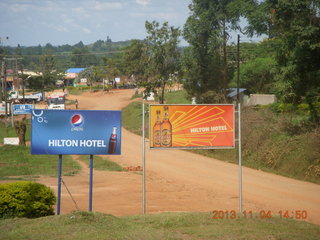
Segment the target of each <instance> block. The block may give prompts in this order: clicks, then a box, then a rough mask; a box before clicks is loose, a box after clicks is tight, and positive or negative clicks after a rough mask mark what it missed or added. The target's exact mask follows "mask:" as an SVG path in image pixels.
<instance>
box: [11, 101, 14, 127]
mask: <svg viewBox="0 0 320 240" xmlns="http://www.w3.org/2000/svg"><path fill="white" fill-rule="evenodd" d="M11 125H12V127H14V119H13V104H12V103H11Z"/></svg>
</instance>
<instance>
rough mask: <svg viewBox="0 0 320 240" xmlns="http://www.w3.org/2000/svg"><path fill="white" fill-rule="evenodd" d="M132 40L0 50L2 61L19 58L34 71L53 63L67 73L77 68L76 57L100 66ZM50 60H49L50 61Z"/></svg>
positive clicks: (87, 63) (109, 40) (26, 66)
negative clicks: (47, 63)
mask: <svg viewBox="0 0 320 240" xmlns="http://www.w3.org/2000/svg"><path fill="white" fill-rule="evenodd" d="M130 43H131V40H128V41H119V42H112V40H111V39H110V38H109V37H108V38H107V40H105V41H104V40H98V41H96V42H94V43H92V44H88V45H84V44H83V42H82V41H80V42H78V43H77V44H74V45H69V44H64V45H60V46H53V45H52V44H50V43H47V44H46V45H44V46H41V45H40V44H39V45H38V46H20V45H18V46H17V47H10V46H4V47H2V48H0V59H1V58H2V57H4V56H6V57H10V56H11V57H13V56H14V57H19V58H22V60H19V65H23V68H27V69H30V70H33V71H41V62H44V61H51V62H52V63H54V64H55V65H56V68H57V70H59V71H65V70H66V69H68V68H70V67H79V66H75V61H74V58H75V56H80V55H83V56H87V57H85V58H87V59H90V61H89V62H86V63H85V64H86V66H82V67H87V65H98V64H100V63H101V58H102V57H105V56H112V55H114V54H116V53H117V52H118V51H121V49H123V48H125V47H127V46H129V45H130ZM48 58H49V59H48ZM8 68H11V66H8Z"/></svg>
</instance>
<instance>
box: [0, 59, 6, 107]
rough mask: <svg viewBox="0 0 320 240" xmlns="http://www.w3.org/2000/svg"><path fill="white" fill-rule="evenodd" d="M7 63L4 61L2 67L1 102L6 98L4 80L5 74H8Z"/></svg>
mask: <svg viewBox="0 0 320 240" xmlns="http://www.w3.org/2000/svg"><path fill="white" fill-rule="evenodd" d="M5 65H6V62H5V61H4V60H2V65H1V95H0V101H2V100H3V98H4V81H5V80H4V79H5V74H6V69H5V68H6V66H5Z"/></svg>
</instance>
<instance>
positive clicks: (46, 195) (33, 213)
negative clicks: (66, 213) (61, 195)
mask: <svg viewBox="0 0 320 240" xmlns="http://www.w3.org/2000/svg"><path fill="white" fill-rule="evenodd" d="M55 202H56V197H55V195H54V193H53V191H52V190H51V189H50V188H49V187H46V186H44V185H42V184H39V183H34V182H15V183H5V184H0V217H1V218H8V217H26V218H36V217H43V216H49V215H53V214H54V210H53V207H52V205H54V204H55Z"/></svg>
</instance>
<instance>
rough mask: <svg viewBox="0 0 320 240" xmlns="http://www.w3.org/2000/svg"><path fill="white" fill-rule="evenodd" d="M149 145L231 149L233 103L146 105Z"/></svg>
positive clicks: (233, 143) (154, 146) (232, 141)
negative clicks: (147, 109)
mask: <svg viewBox="0 0 320 240" xmlns="http://www.w3.org/2000/svg"><path fill="white" fill-rule="evenodd" d="M149 121H150V123H149V124H150V125H149V129H150V131H149V132H150V148H175V149H176V148H181V149H183V148H206V149H217V148H234V146H235V132H234V105H232V104H230V105H150V120H149Z"/></svg>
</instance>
